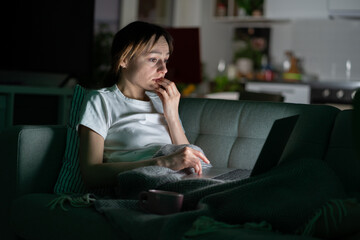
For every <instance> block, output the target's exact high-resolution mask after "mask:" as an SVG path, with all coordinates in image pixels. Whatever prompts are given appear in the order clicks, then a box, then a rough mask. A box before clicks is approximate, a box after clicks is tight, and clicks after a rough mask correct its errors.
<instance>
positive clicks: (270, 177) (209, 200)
mask: <svg viewBox="0 0 360 240" xmlns="http://www.w3.org/2000/svg"><path fill="white" fill-rule="evenodd" d="M180 178H181V173H179V172H175V171H172V170H170V169H166V168H161V167H145V168H139V169H135V170H132V171H128V172H125V173H121V174H119V176H118V181H119V182H118V183H119V187H118V191H117V193H118V194H119V195H118V196H119V197H121V199H107V200H105V199H102V200H97V201H96V202H95V207H96V209H97V210H98V211H99V212H101V213H103V214H104V215H105V216H106V217H107V218H108V219H109V221H110V222H111V224H112V225H113V226H114V227H115V228H116V229H117V230H118V231H119V234H120V236H119V237H120V238H121V236H123V235H124V233H125V234H127V235H128V236H129V237H130V238H131V239H169V237H170V236H171V239H181V238H182V237H183V236H184V233H186V232H187V231H188V230H189V229H190V228H191V226H192V224H193V223H194V222H195V221H196V220H197V219H198V218H199V217H201V216H208V217H211V218H212V219H215V220H217V221H221V222H223V223H226V224H244V223H248V222H255V223H260V222H264V221H265V222H267V223H269V224H270V225H271V226H272V230H273V231H280V232H282V233H294V232H295V231H296V230H297V229H299V228H300V227H302V226H304V224H305V223H306V222H307V221H308V220H309V219H310V218H311V216H313V215H314V212H315V211H316V210H317V209H318V208H320V207H321V206H323V205H324V204H325V203H326V202H327V201H329V200H331V199H339V198H345V197H346V194H345V191H344V189H343V187H342V185H341V183H340V181H339V180H338V178H337V177H336V175H335V173H334V172H333V171H332V170H331V169H330V168H329V167H328V166H327V165H326V164H325V163H324V162H322V161H320V160H318V159H301V160H296V161H289V162H285V163H282V164H281V165H279V166H277V167H275V168H274V169H272V170H271V171H269V172H267V173H264V174H262V175H259V176H256V177H251V178H248V179H244V180H233V181H219V180H214V179H184V180H181V179H180ZM150 188H155V189H161V190H168V191H175V192H180V193H183V194H184V205H183V211H182V212H180V213H177V214H172V215H166V216H161V215H155V214H149V213H145V212H143V211H142V210H141V209H140V208H139V207H138V200H137V197H138V196H137V195H138V194H139V192H141V191H143V190H147V189H150Z"/></svg>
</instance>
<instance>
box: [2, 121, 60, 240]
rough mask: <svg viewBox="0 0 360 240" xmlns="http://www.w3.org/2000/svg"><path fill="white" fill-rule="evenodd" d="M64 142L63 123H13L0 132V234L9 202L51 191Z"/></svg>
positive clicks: (5, 233)
mask: <svg viewBox="0 0 360 240" xmlns="http://www.w3.org/2000/svg"><path fill="white" fill-rule="evenodd" d="M65 144H66V127H65V126H15V127H10V128H7V129H5V130H3V131H2V132H1V133H0V161H1V167H0V189H1V196H3V197H2V199H1V204H0V216H1V218H0V233H1V237H3V238H4V239H9V240H12V239H17V238H16V237H15V235H14V234H13V233H12V232H11V230H10V226H9V222H8V221H9V214H10V212H9V209H10V205H11V202H12V201H13V200H14V199H15V198H16V197H18V196H21V195H24V194H27V193H40V192H53V186H54V184H55V182H56V180H57V176H58V174H59V171H60V167H61V162H62V157H63V154H64V151H65Z"/></svg>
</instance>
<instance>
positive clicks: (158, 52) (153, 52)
mask: <svg viewBox="0 0 360 240" xmlns="http://www.w3.org/2000/svg"><path fill="white" fill-rule="evenodd" d="M148 54H159V55H162V52H160V51H156V50H153V51H150V52H148ZM166 55H170V52H168V53H166Z"/></svg>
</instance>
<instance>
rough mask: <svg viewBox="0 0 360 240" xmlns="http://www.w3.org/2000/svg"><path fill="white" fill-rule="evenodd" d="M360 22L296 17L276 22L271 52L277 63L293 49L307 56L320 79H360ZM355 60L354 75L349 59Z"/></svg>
mask: <svg viewBox="0 0 360 240" xmlns="http://www.w3.org/2000/svg"><path fill="white" fill-rule="evenodd" d="M359 43H360V21H359V20H344V19H334V20H330V19H323V20H314V19H313V20H296V21H292V22H291V23H289V24H282V25H275V26H274V27H273V32H272V38H271V52H272V57H273V60H274V62H275V63H276V65H280V64H281V62H282V61H283V60H284V52H285V51H286V50H289V49H291V50H293V51H294V53H295V54H296V55H297V56H299V57H300V58H301V59H303V66H304V70H305V71H306V73H309V74H315V75H317V76H318V77H319V80H320V81H347V80H352V81H360V44H359ZM348 60H349V61H350V62H351V73H350V76H347V75H346V62H347V61H348Z"/></svg>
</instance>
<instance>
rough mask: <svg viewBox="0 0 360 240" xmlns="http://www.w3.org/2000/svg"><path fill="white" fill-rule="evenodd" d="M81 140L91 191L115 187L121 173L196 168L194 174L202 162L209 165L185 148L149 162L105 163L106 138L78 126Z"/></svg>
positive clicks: (83, 168)
mask: <svg viewBox="0 0 360 240" xmlns="http://www.w3.org/2000/svg"><path fill="white" fill-rule="evenodd" d="M79 136H80V149H79V157H80V170H81V174H82V178H83V180H84V182H85V184H86V185H87V186H89V187H102V186H113V185H115V184H116V176H117V174H119V173H120V172H123V171H127V170H131V169H135V168H139V167H145V166H152V165H158V166H164V167H168V168H171V169H173V170H181V169H184V168H187V167H193V168H195V172H198V173H201V168H200V169H199V167H198V165H199V158H200V159H202V160H203V161H205V162H208V161H209V160H207V158H206V157H205V156H204V155H203V154H202V153H200V152H199V151H196V150H194V149H192V148H189V147H186V148H183V149H181V150H179V151H177V152H175V153H173V154H170V155H168V156H162V157H157V158H152V159H148V160H142V161H135V162H111V163H104V161H103V154H104V138H103V137H102V136H101V135H99V134H98V133H96V132H95V131H93V130H91V129H90V128H87V127H85V126H83V125H79Z"/></svg>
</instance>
